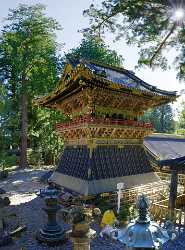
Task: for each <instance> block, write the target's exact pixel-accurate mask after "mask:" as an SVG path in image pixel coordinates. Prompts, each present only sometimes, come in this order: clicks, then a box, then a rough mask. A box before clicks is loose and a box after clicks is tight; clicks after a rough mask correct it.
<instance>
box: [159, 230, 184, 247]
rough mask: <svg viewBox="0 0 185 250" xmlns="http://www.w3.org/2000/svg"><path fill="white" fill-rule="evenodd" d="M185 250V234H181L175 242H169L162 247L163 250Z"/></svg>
mask: <svg viewBox="0 0 185 250" xmlns="http://www.w3.org/2000/svg"><path fill="white" fill-rule="evenodd" d="M184 249H185V233H183V234H181V235H180V237H178V238H177V239H175V240H169V241H167V242H166V243H164V245H163V246H162V250H184Z"/></svg>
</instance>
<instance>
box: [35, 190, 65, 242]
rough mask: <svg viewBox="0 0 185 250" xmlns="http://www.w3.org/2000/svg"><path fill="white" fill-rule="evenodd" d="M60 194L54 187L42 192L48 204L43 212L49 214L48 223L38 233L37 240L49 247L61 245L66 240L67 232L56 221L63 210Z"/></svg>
mask: <svg viewBox="0 0 185 250" xmlns="http://www.w3.org/2000/svg"><path fill="white" fill-rule="evenodd" d="M58 193H59V192H58V190H57V189H56V188H54V187H53V186H52V185H49V187H47V188H46V189H45V190H43V191H41V196H42V197H44V200H45V204H46V206H45V207H44V208H43V210H44V211H45V212H46V213H47V216H48V222H47V224H46V225H45V226H44V228H43V229H40V230H39V232H38V233H37V240H38V241H40V242H45V243H47V244H49V245H55V244H58V243H61V242H63V241H64V239H65V232H64V230H63V229H62V227H61V226H60V225H59V224H58V223H57V221H56V215H57V212H58V211H59V210H60V209H61V207H60V206H59V205H58Z"/></svg>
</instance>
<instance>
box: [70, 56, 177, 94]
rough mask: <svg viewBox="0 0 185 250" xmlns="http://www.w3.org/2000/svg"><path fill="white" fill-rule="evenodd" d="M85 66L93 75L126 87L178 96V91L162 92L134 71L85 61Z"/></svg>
mask: <svg viewBox="0 0 185 250" xmlns="http://www.w3.org/2000/svg"><path fill="white" fill-rule="evenodd" d="M83 64H84V65H85V67H87V68H88V69H90V70H91V72H92V73H93V74H95V75H97V76H100V77H102V78H104V79H106V80H108V81H111V82H113V83H117V84H120V85H122V86H124V87H127V88H131V89H138V90H141V91H147V92H152V93H156V94H158V95H167V96H176V91H166V90H160V89H158V88H157V87H155V86H153V85H150V84H148V83H146V82H144V81H143V80H141V79H140V78H139V77H137V76H136V75H135V73H134V72H133V71H130V70H126V69H124V68H119V67H114V66H108V65H101V64H99V63H95V62H87V61H84V62H83ZM73 65H74V64H73Z"/></svg>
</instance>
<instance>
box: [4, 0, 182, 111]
mask: <svg viewBox="0 0 185 250" xmlns="http://www.w3.org/2000/svg"><path fill="white" fill-rule="evenodd" d="M1 1H2V0H1ZM92 2H98V3H101V0H95V1H93V0H40V1H38V0H5V1H2V2H1V8H0V24H1V25H3V23H2V21H3V18H4V17H6V16H7V14H8V9H9V8H16V7H17V6H18V4H19V3H24V4H36V3H42V4H45V5H46V6H47V9H46V11H47V14H48V15H49V16H51V17H53V18H55V19H56V20H57V21H58V22H59V23H60V24H61V26H62V27H63V30H62V31H61V32H58V34H57V36H58V38H57V39H58V41H59V42H61V43H65V45H64V48H63V51H67V50H69V49H71V48H73V47H75V46H77V45H79V43H80V41H81V39H82V35H81V34H80V33H79V32H78V30H80V29H82V28H85V27H87V26H88V18H85V17H83V16H82V12H83V10H84V9H86V8H88V6H89V5H90V4H91V3H92ZM105 41H106V44H107V45H109V46H110V48H111V49H114V50H116V51H117V52H118V53H119V54H121V55H122V56H123V57H124V58H125V62H124V67H125V68H126V69H129V70H133V71H135V72H136V74H137V75H138V76H139V77H141V78H142V79H143V80H144V81H146V82H148V83H150V84H152V85H155V86H157V87H158V88H161V89H165V90H177V91H180V90H181V89H183V88H185V84H184V83H179V81H178V80H177V79H176V73H175V71H174V70H173V69H172V70H168V71H165V72H164V71H162V70H160V69H158V70H155V71H152V70H150V69H148V68H147V69H141V70H139V71H138V70H137V71H136V70H135V69H134V67H135V65H136V64H137V59H138V52H137V48H136V47H133V46H132V47H128V46H127V45H126V44H125V43H124V40H123V39H122V40H120V41H119V42H116V43H114V42H113V37H112V35H111V34H107V36H106V39H105ZM169 54H170V58H169V59H170V60H171V58H172V55H173V54H175V51H173V52H172V51H171V52H170V53H169ZM180 102H181V99H180V100H179V101H178V103H180ZM178 103H176V104H175V105H174V107H175V108H176V107H177V106H178Z"/></svg>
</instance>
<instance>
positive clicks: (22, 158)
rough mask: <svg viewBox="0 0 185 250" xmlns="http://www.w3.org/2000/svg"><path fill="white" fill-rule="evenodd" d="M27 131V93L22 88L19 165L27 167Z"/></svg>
mask: <svg viewBox="0 0 185 250" xmlns="http://www.w3.org/2000/svg"><path fill="white" fill-rule="evenodd" d="M27 131H28V95H27V91H26V88H23V91H22V96H21V147H20V148H21V154H20V167H21V168H26V167H28V162H27V143H28V142H27V141H28V139H27Z"/></svg>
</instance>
